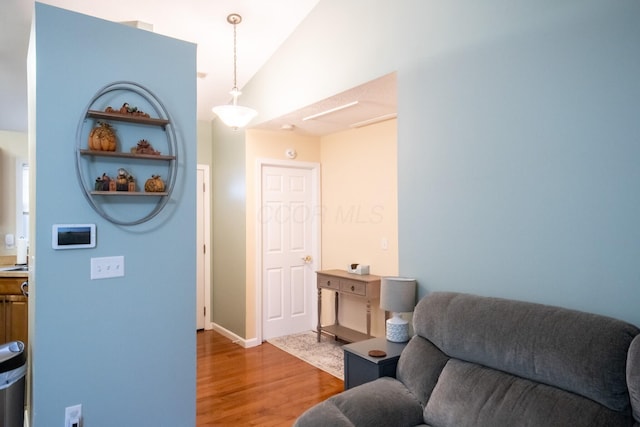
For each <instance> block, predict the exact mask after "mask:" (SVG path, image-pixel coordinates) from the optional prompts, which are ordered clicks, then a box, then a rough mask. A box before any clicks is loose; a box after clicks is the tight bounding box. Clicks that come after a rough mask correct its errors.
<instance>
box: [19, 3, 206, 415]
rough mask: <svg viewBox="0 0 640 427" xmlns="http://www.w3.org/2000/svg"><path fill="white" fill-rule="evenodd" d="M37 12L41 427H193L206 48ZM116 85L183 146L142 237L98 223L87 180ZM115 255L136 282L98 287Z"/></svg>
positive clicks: (36, 281) (36, 329) (36, 346)
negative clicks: (156, 113)
mask: <svg viewBox="0 0 640 427" xmlns="http://www.w3.org/2000/svg"><path fill="white" fill-rule="evenodd" d="M35 11H36V14H35V37H36V45H35V47H36V64H37V65H36V67H37V69H36V78H35V81H36V98H35V118H36V132H35V139H36V142H35V147H36V150H35V153H33V155H34V157H33V158H32V162H33V163H34V164H35V165H36V184H35V187H36V193H35V197H36V199H35V202H36V203H35V215H36V221H35V236H36V237H35V242H33V243H32V245H33V244H35V268H34V274H33V283H32V284H33V285H34V286H33V289H32V291H33V294H32V298H31V304H32V305H34V304H35V306H34V307H33V310H32V317H31V325H32V329H31V340H32V341H31V352H32V353H31V365H32V385H33V387H32V393H33V394H32V402H31V403H32V406H31V409H32V416H33V420H32V421H33V422H32V424H31V425H33V426H35V427H48V426H55V425H62V424H63V423H64V412H65V407H67V406H70V405H74V404H82V409H83V415H84V425H87V426H96V427H101V426H103V427H111V426H124V425H139V426H152V425H154V426H178V425H179V426H188V425H195V367H196V362H195V360H196V351H195V315H194V313H195V220H194V219H195V187H196V185H195V171H196V167H195V165H196V112H195V108H196V98H195V93H196V81H195V75H196V67H195V65H196V47H195V46H194V45H192V44H190V43H186V42H182V41H178V40H174V39H170V38H166V37H162V36H158V35H156V34H153V33H150V32H146V31H141V30H136V29H133V28H130V27H126V26H123V25H121V24H116V23H111V22H106V21H102V20H98V19H94V18H90V17H87V16H84V15H80V14H76V13H71V12H68V11H64V10H61V9H57V8H53V7H50V6H46V5H43V4H38V3H36V9H35ZM117 80H129V81H135V82H138V83H140V84H142V85H144V86H146V87H148V88H149V89H151V90H152V91H153V92H154V93H155V94H156V95H157V96H158V98H159V99H160V100H161V101H162V102H163V103H164V104H165V105H166V106H167V109H168V110H169V113H170V114H171V115H172V118H173V120H174V122H175V127H176V129H177V135H178V142H179V143H178V156H179V157H178V177H177V182H176V187H175V189H174V192H173V195H172V198H171V201H170V203H169V204H168V205H167V207H166V208H165V209H164V210H163V211H162V212H161V213H160V214H159V215H158V216H157V217H156V218H154V219H152V220H151V221H149V222H146V223H144V224H142V225H139V226H128V227H125V226H116V225H114V224H112V223H110V222H108V221H106V220H104V219H102V218H101V217H100V216H98V214H97V213H96V212H95V211H94V210H92V208H91V207H90V206H89V204H88V203H87V201H86V200H85V199H84V197H83V194H82V191H81V188H80V186H79V184H78V182H77V179H76V174H75V163H74V159H75V154H74V149H75V132H76V126H77V125H78V122H79V120H80V119H81V117H82V114H83V110H84V108H85V107H86V105H87V103H88V101H89V100H90V99H91V97H92V96H93V95H94V94H95V93H96V92H97V91H98V90H99V89H100V88H101V87H103V86H104V85H106V84H108V83H111V82H113V81H117ZM33 108H34V105H33V104H31V105H30V109H33ZM32 112H33V110H32ZM119 129H122V128H119ZM122 132H125V131H122ZM32 136H33V135H32ZM119 136H120V137H121V139H122V138H125V137H126V135H119ZM152 142H153V141H152ZM139 179H140V180H141V182H140V183H143V181H144V177H139ZM55 223H95V224H96V225H97V230H98V242H97V247H96V248H95V249H85V250H67V251H54V250H53V249H52V248H51V226H52V224H55ZM115 255H123V256H124V257H125V276H124V277H123V278H115V279H105V280H93V281H92V280H90V268H89V267H90V258H91V257H103V256H115Z"/></svg>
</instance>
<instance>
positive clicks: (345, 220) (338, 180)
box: [321, 120, 398, 336]
mask: <svg viewBox="0 0 640 427" xmlns="http://www.w3.org/2000/svg"><path fill="white" fill-rule="evenodd" d="M321 147H322V151H321V162H322V207H323V217H322V269H334V268H336V269H345V268H346V267H347V266H348V265H349V264H351V263H359V264H368V265H369V266H370V272H371V274H376V275H379V276H391V275H397V274H398V210H397V205H398V197H397V120H389V121H386V122H382V123H378V124H375V125H371V126H366V127H363V128H359V129H352V130H348V131H345V132H339V133H335V134H333V135H329V136H326V137H324V138H322V145H321ZM383 240H386V243H387V245H386V248H387V249H383V247H382V244H383ZM332 301H333V295H332V294H331V293H327V292H325V294H324V295H323V304H324V307H333V304H332ZM341 304H342V305H341V309H340V314H341V316H340V323H341V324H342V325H344V326H347V327H351V328H354V329H357V330H359V331H365V330H366V320H365V316H364V315H363V313H364V312H365V306H364V303H363V302H362V301H360V300H358V299H356V298H353V299H352V298H348V297H344V298H341ZM375 305H376V306H375V307H373V308H372V334H373V335H375V336H384V312H383V311H382V310H380V309H379V308H378V305H377V302H376V304H375ZM330 311H331V310H329V312H330ZM329 312H326V311H325V312H324V313H323V319H322V321H323V323H330V322H333V316H332V315H331V314H332V313H329Z"/></svg>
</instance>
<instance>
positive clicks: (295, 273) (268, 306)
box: [261, 165, 317, 340]
mask: <svg viewBox="0 0 640 427" xmlns="http://www.w3.org/2000/svg"><path fill="white" fill-rule="evenodd" d="M312 178H313V172H312V170H310V169H308V168H307V169H305V168H295V167H285V166H271V165H264V166H263V167H262V206H261V220H262V222H261V224H262V302H263V304H262V306H263V308H262V330H263V337H262V338H263V340H267V339H269V338H274V337H278V336H282V335H289V334H294V333H298V332H303V331H309V330H311V329H313V328H314V324H313V320H314V319H313V317H314V313H316V312H315V311H314V302H315V301H316V298H315V295H314V292H316V287H315V268H314V266H315V258H316V244H317V243H316V237H315V232H316V231H317V230H316V229H315V228H316V227H317V223H315V221H317V215H316V213H317V212H316V209H315V206H314V197H315V189H314V180H313V179H312Z"/></svg>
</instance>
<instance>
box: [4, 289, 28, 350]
mask: <svg viewBox="0 0 640 427" xmlns="http://www.w3.org/2000/svg"><path fill="white" fill-rule="evenodd" d="M25 281H27V278H26V277H0V343H6V342H9V341H16V340H18V341H22V342H23V343H24V344H25V345H26V344H27V342H28V338H29V337H28V330H29V329H28V318H29V314H28V313H29V305H28V304H29V302H28V301H29V300H28V297H26V296H25V295H23V293H22V289H21V286H22V283H24V282H25Z"/></svg>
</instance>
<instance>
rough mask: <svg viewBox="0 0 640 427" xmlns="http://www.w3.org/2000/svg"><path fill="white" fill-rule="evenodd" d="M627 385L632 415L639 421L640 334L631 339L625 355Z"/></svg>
mask: <svg viewBox="0 0 640 427" xmlns="http://www.w3.org/2000/svg"><path fill="white" fill-rule="evenodd" d="M627 386H628V387H629V396H630V397H631V408H632V410H633V417H634V418H635V419H636V421H637V422H638V423H640V335H638V336H637V337H635V338H634V339H633V342H632V343H631V347H629V354H628V355H627Z"/></svg>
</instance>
